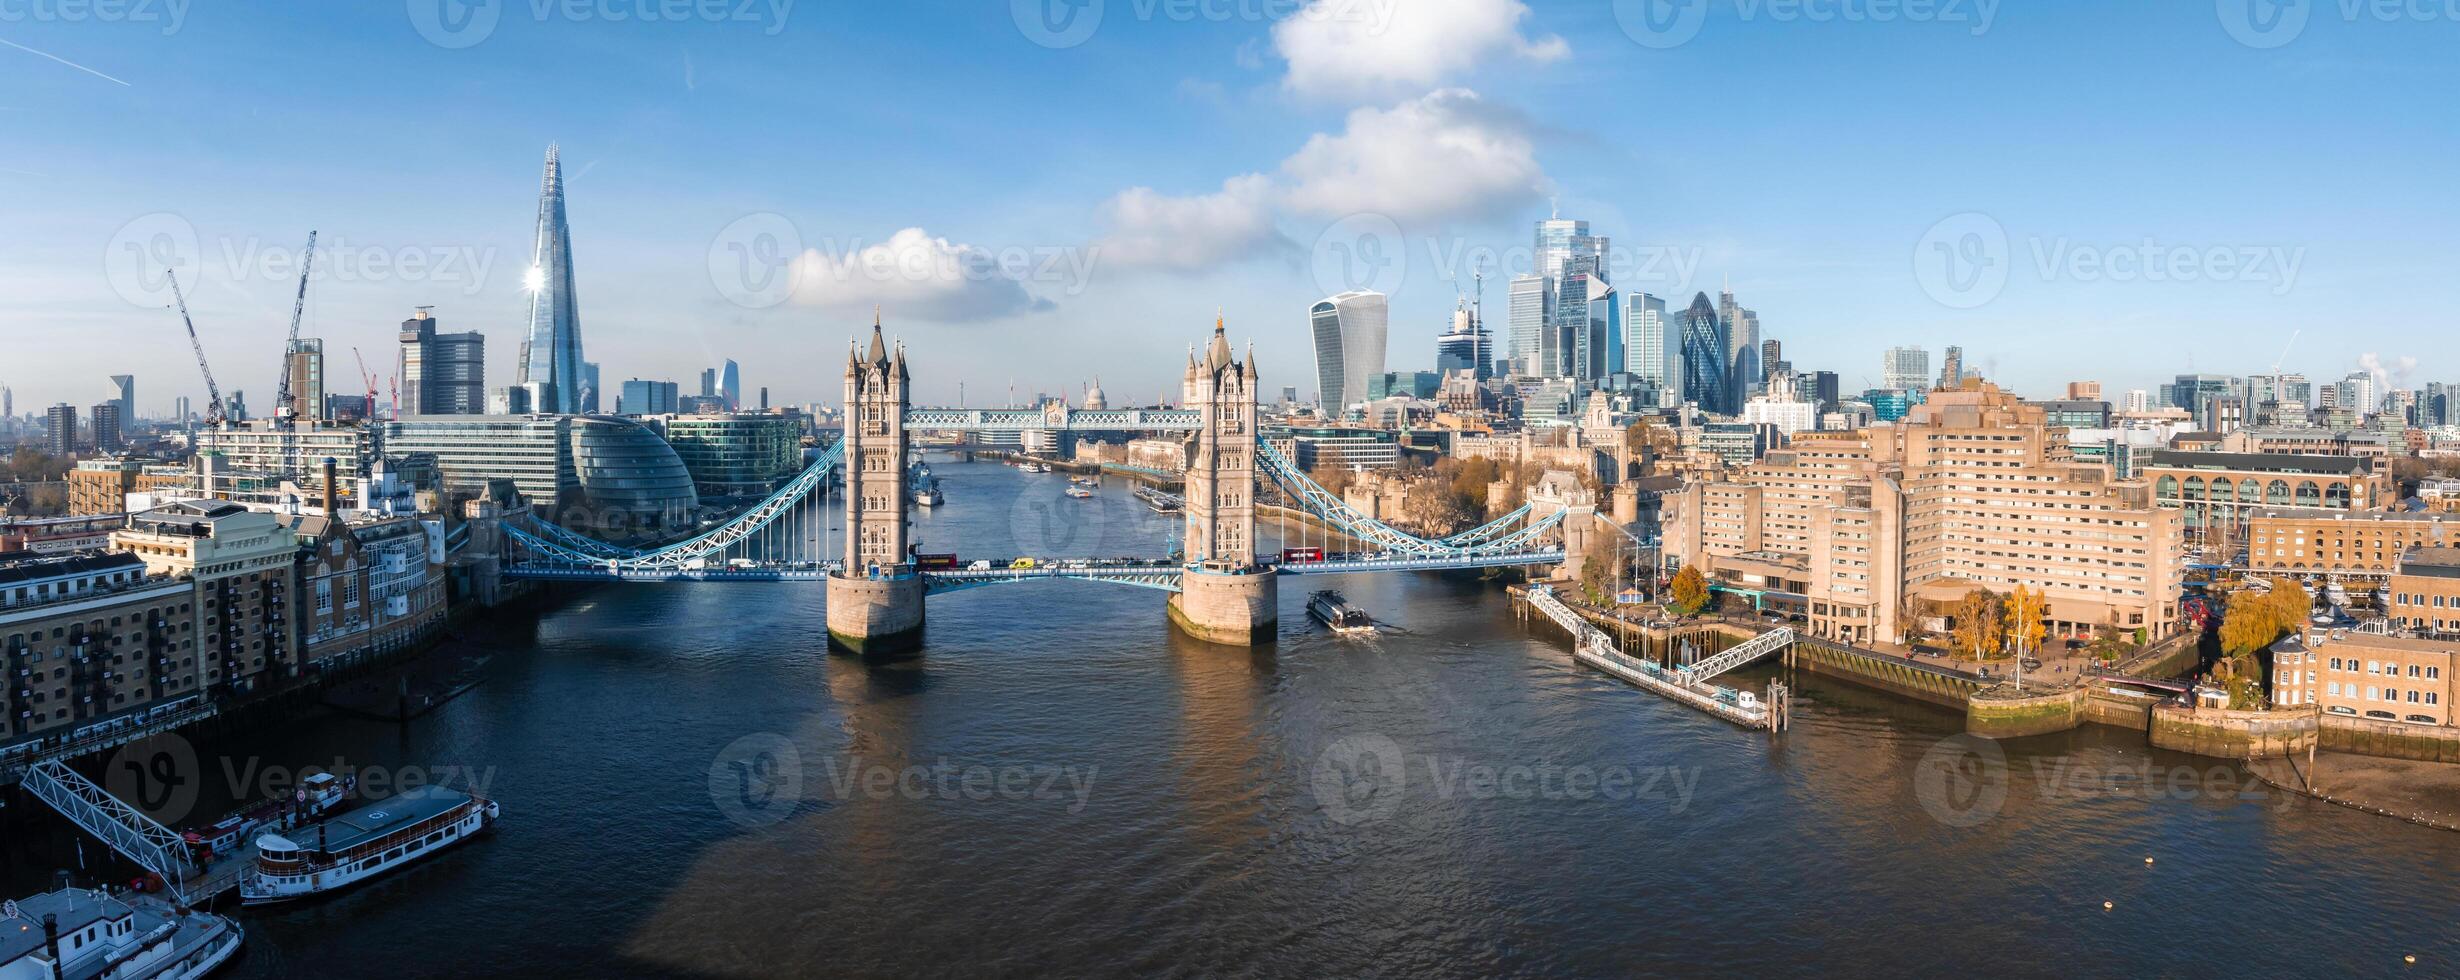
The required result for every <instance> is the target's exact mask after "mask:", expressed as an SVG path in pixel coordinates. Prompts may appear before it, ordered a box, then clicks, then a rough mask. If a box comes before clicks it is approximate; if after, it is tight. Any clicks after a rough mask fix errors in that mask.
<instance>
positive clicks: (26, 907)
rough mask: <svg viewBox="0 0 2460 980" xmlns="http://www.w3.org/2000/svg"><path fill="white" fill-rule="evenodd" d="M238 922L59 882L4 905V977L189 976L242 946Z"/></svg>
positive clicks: (0, 945)
mask: <svg viewBox="0 0 2460 980" xmlns="http://www.w3.org/2000/svg"><path fill="white" fill-rule="evenodd" d="M240 939H241V934H240V931H239V924H238V923H235V922H232V921H231V920H229V919H226V918H223V917H221V916H219V915H212V914H209V913H205V912H199V911H196V910H194V909H187V908H181V907H178V906H175V905H172V904H171V903H169V902H166V901H163V900H162V899H159V898H154V897H151V896H146V895H113V894H111V893H109V892H103V891H96V890H94V889H90V888H61V889H59V890H57V891H50V892H45V893H43V894H40V895H36V896H33V897H31V898H27V899H23V900H20V901H13V902H7V903H0V977H9V978H17V977H27V978H36V977H40V978H46V980H49V978H57V980H191V978H195V977H202V976H204V975H206V974H208V973H212V972H213V971H214V970H215V969H217V968H219V967H221V966H222V964H224V963H226V962H229V961H230V958H231V954H233V953H236V952H238V951H239V942H240Z"/></svg>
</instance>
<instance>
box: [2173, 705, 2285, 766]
mask: <svg viewBox="0 0 2460 980" xmlns="http://www.w3.org/2000/svg"><path fill="white" fill-rule="evenodd" d="M2320 714H2321V712H2320V711H2318V710H2316V709H2314V708H2311V707H2310V708H2295V709H2291V710H2288V711H2229V710H2225V709H2221V708H2188V707H2182V706H2179V705H2174V704H2164V705H2161V706H2159V707H2156V708H2154V709H2153V712H2152V728H2151V730H2150V731H2149V732H2148V733H2147V737H2148V738H2150V739H2151V740H2152V744H2153V745H2154V747H2156V748H2164V749H2170V750H2173V751H2178V752H2186V753H2190V754H2193V755H2207V756H2213V757H2215V758H2221V759H2256V758H2277V757H2280V756H2288V755H2303V754H2305V752H2306V751H2307V749H2308V748H2310V747H2312V746H2313V744H2314V741H2315V732H2316V719H2317V717H2318V716H2319V715H2320Z"/></svg>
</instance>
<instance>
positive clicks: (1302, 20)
mask: <svg viewBox="0 0 2460 980" xmlns="http://www.w3.org/2000/svg"><path fill="white" fill-rule="evenodd" d="M1527 16H1529V7H1528V6H1527V5H1526V4H1523V3H1521V2H1520V0H1415V2H1410V0H1309V2H1308V3H1307V5H1306V6H1305V7H1302V8H1300V9H1299V11H1298V12H1297V13H1295V14H1292V15H1290V16H1289V17H1287V18H1284V19H1282V20H1281V21H1280V22H1278V23H1275V24H1274V25H1273V48H1274V50H1275V51H1276V52H1278V53H1279V54H1280V55H1281V57H1282V58H1283V59H1284V60H1286V61H1288V62H1289V63H1290V74H1289V76H1288V77H1287V78H1285V79H1283V81H1282V84H1283V86H1284V87H1286V88H1288V89H1289V90H1290V91H1292V92H1295V93H1298V94H1300V95H1305V96H1311V97H1339V96H1345V95H1348V96H1356V95H1389V94H1392V93H1394V92H1398V91H1404V90H1418V91H1423V90H1425V89H1427V88H1431V87H1433V86H1435V85H1439V84H1442V83H1443V82H1445V81H1447V80H1449V79H1451V78H1453V77H1455V76H1457V75H1459V74H1460V73H1462V72H1466V71H1468V70H1470V69H1472V68H1475V67H1477V66H1478V65H1479V64H1480V63H1482V62H1484V61H1486V60H1488V59H1490V58H1493V57H1496V56H1498V55H1507V54H1508V55H1512V56H1516V57H1519V58H1522V59H1526V60H1529V61H1535V62H1548V61H1555V60H1558V59H1561V58H1564V57H1566V56H1569V55H1570V54H1571V47H1570V46H1569V45H1567V44H1565V43H1564V41H1563V39H1562V38H1561V37H1558V36H1555V35H1552V34H1548V35H1544V36H1542V37H1538V38H1535V39H1531V38H1528V37H1524V36H1522V35H1521V32H1520V21H1521V19H1522V18H1525V17H1527Z"/></svg>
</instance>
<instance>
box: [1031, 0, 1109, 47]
mask: <svg viewBox="0 0 2460 980" xmlns="http://www.w3.org/2000/svg"><path fill="white" fill-rule="evenodd" d="M1102 3H1103V0H1008V15H1009V16H1010V17H1011V18H1013V19H1015V21H1016V29H1017V31H1018V32H1020V33H1022V34H1024V35H1025V39H1026V40H1028V41H1032V42H1033V43H1035V44H1039V45H1041V46H1043V47H1046V48H1050V49H1052V50H1065V49H1067V48H1073V47H1075V46H1077V45H1079V44H1083V43H1085V42H1086V41H1088V40H1091V39H1092V38H1093V32H1094V31H1096V30H1099V29H1101V27H1102Z"/></svg>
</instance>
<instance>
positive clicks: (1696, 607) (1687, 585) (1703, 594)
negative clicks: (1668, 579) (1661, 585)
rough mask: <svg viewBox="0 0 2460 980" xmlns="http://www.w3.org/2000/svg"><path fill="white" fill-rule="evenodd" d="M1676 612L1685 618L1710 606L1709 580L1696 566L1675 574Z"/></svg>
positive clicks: (1687, 566) (1690, 566)
mask: <svg viewBox="0 0 2460 980" xmlns="http://www.w3.org/2000/svg"><path fill="white" fill-rule="evenodd" d="M1673 589H1674V611H1675V612H1677V613H1680V614H1682V615H1685V616H1689V615H1691V614H1693V613H1696V612H1699V611H1700V608H1701V607H1703V606H1706V605H1708V579H1707V578H1706V577H1705V576H1702V575H1701V574H1700V569H1699V568H1698V567H1696V566H1692V565H1685V566H1683V569H1682V571H1679V572H1676V573H1674V585H1673Z"/></svg>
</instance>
